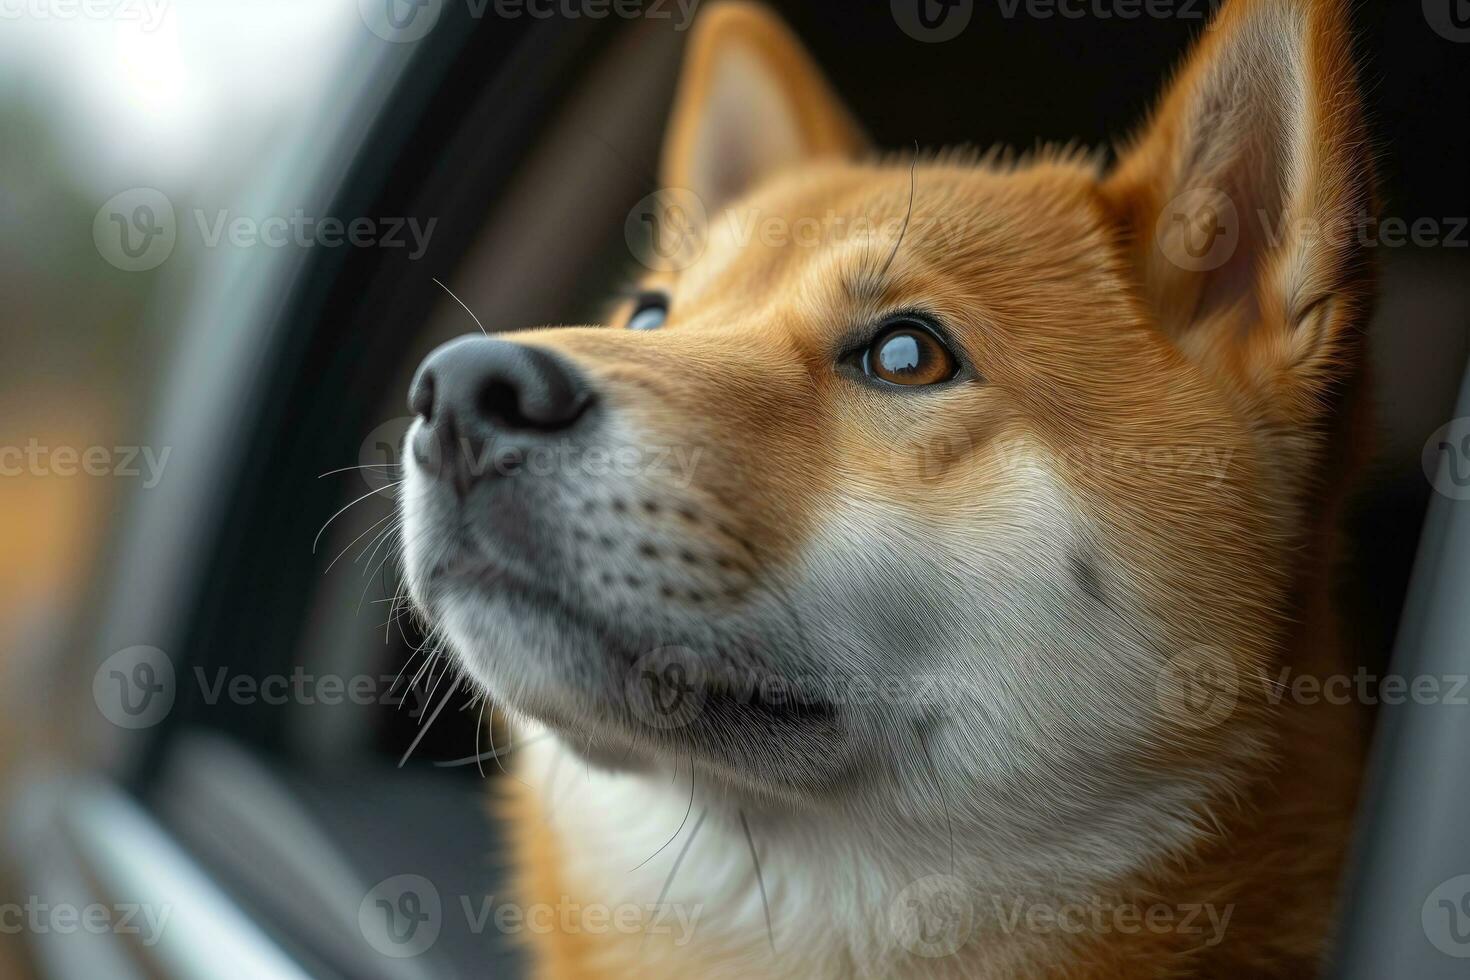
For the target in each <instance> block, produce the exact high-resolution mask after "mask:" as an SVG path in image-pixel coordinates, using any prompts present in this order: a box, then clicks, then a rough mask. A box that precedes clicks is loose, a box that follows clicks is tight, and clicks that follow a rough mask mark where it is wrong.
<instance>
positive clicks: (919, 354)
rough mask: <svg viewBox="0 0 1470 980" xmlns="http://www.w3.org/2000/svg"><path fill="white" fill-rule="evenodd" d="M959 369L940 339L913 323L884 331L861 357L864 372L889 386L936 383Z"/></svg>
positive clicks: (900, 323)
mask: <svg viewBox="0 0 1470 980" xmlns="http://www.w3.org/2000/svg"><path fill="white" fill-rule="evenodd" d="M958 370H959V365H958V364H957V363H956V362H955V358H954V355H953V354H951V353H950V352H949V349H948V348H947V347H945V346H944V344H943V343H942V342H941V341H940V340H939V338H938V337H936V336H934V334H932V333H930V332H929V331H928V330H927V329H925V328H924V327H923V326H921V325H920V324H918V323H915V322H913V321H907V322H903V321H901V322H899V323H897V324H895V325H894V326H892V327H891V328H890V329H888V330H886V331H884V332H883V333H882V334H880V335H879V336H878V339H877V340H875V341H873V343H872V345H871V346H869V347H868V349H867V351H866V352H864V354H863V372H864V373H865V374H867V375H868V377H870V378H877V379H878V380H879V381H886V382H888V383H889V384H895V385H933V384H939V383H940V382H942V381H948V380H949V379H950V378H953V377H954V376H955V372H956V371H958Z"/></svg>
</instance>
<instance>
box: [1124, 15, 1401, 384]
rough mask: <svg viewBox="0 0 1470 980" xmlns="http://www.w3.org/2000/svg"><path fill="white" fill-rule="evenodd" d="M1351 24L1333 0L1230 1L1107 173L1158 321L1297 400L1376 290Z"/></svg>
mask: <svg viewBox="0 0 1470 980" xmlns="http://www.w3.org/2000/svg"><path fill="white" fill-rule="evenodd" d="M1347 26H1348V22H1347V15H1346V11H1345V9H1344V6H1343V4H1342V3H1340V2H1338V0H1229V2H1228V3H1227V4H1226V6H1225V8H1224V10H1223V11H1221V14H1220V16H1219V19H1218V21H1217V22H1216V24H1215V25H1213V27H1212V29H1211V30H1209V31H1207V32H1206V34H1205V35H1204V37H1203V38H1202V40H1201V42H1200V43H1199V45H1198V47H1197V48H1196V50H1195V51H1194V53H1193V54H1192V56H1191V57H1190V58H1189V60H1188V61H1187V63H1186V64H1185V66H1184V68H1183V70H1182V71H1181V72H1180V74H1179V76H1178V77H1177V78H1176V80H1175V81H1174V83H1173V85H1172V86H1171V88H1170V90H1169V92H1168V93H1167V94H1166V95H1165V97H1164V99H1163V100H1162V102H1161V103H1160V105H1159V107H1158V109H1157V110H1156V112H1155V114H1154V117H1153V119H1152V121H1151V122H1150V124H1149V125H1148V126H1147V127H1146V128H1145V130H1144V132H1143V133H1142V134H1141V136H1140V138H1139V139H1138V140H1137V141H1136V142H1135V143H1134V144H1133V146H1132V147H1131V148H1130V149H1129V150H1127V151H1126V152H1125V153H1124V154H1123V155H1122V158H1121V160H1120V162H1119V163H1118V166H1117V168H1116V169H1115V170H1114V172H1113V173H1112V174H1111V175H1110V176H1109V177H1108V178H1107V179H1106V180H1105V182H1104V184H1103V195H1104V199H1105V201H1106V202H1107V204H1108V206H1109V207H1110V208H1111V209H1112V210H1113V212H1114V214H1115V216H1116V218H1117V220H1118V222H1119V223H1120V224H1121V225H1122V226H1123V229H1124V230H1125V232H1126V235H1127V241H1128V242H1129V249H1130V255H1131V259H1132V262H1133V265H1134V268H1135V272H1136V274H1137V277H1138V280H1139V282H1140V284H1141V288H1142V292H1143V295H1144V298H1145V300H1146V301H1147V303H1148V304H1149V305H1150V306H1151V307H1152V309H1153V312H1154V314H1155V315H1156V316H1157V318H1158V321H1159V323H1160V325H1161V327H1162V328H1163V329H1164V330H1165V331H1166V332H1168V333H1169V334H1170V335H1171V336H1173V337H1174V338H1175V339H1176V340H1177V341H1178V343H1179V344H1180V346H1181V347H1182V348H1184V349H1185V350H1186V352H1188V353H1191V354H1192V355H1195V356H1197V357H1200V358H1216V359H1227V360H1228V361H1230V362H1231V363H1232V365H1233V367H1234V368H1235V369H1236V370H1237V371H1239V372H1240V373H1248V374H1250V375H1252V376H1253V377H1254V378H1255V379H1256V380H1257V381H1263V380H1267V379H1270V380H1273V381H1276V380H1283V379H1282V378H1281V375H1280V372H1282V371H1287V372H1292V373H1294V374H1296V375H1297V376H1299V377H1301V378H1302V380H1305V381H1308V382H1310V383H1309V384H1307V385H1305V386H1304V387H1303V386H1298V389H1297V390H1298V391H1299V392H1300V393H1302V394H1304V395H1305V394H1309V393H1310V394H1320V391H1321V387H1322V386H1323V385H1325V384H1328V383H1331V382H1332V381H1333V380H1335V377H1334V375H1335V373H1339V372H1341V370H1342V367H1343V365H1344V363H1345V362H1349V361H1351V359H1352V357H1353V356H1355V355H1356V347H1357V340H1356V335H1357V334H1358V333H1359V332H1360V331H1359V328H1361V326H1362V322H1363V320H1364V319H1365V317H1366V312H1367V304H1368V301H1369V297H1370V292H1371V282H1370V275H1369V269H1368V266H1367V262H1366V256H1365V249H1364V247H1363V244H1362V242H1361V241H1360V238H1361V236H1360V235H1359V234H1358V231H1359V229H1360V228H1361V227H1362V222H1363V221H1364V220H1365V219H1366V218H1367V217H1368V216H1369V215H1370V214H1371V210H1370V209H1371V206H1372V186H1371V183H1372V182H1371V175H1370V163H1369V159H1368V154H1367V150H1366V149H1365V140H1364V132H1363V127H1362V122H1361V119H1360V109H1359V102H1358V94H1357V87H1356V83H1355V78H1354V72H1353V65H1352V60H1351V47H1350V44H1349V40H1348V33H1347ZM1308 400H1311V399H1310V398H1309V399H1308Z"/></svg>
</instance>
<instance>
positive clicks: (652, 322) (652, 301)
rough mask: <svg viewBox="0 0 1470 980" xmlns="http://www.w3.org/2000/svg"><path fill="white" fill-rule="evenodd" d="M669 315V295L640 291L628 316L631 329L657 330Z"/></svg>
mask: <svg viewBox="0 0 1470 980" xmlns="http://www.w3.org/2000/svg"><path fill="white" fill-rule="evenodd" d="M668 317H669V297H668V295H667V294H665V293H657V292H646V293H639V294H638V295H637V297H636V298H635V299H634V301H633V312H632V314H631V315H630V316H629V317H628V329H629V330H657V329H658V328H659V327H661V326H663V325H664V321H665V320H667V319H668Z"/></svg>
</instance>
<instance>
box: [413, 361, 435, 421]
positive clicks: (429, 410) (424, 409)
mask: <svg viewBox="0 0 1470 980" xmlns="http://www.w3.org/2000/svg"><path fill="white" fill-rule="evenodd" d="M408 410H409V411H410V412H412V413H413V414H415V415H417V416H418V417H419V418H421V419H423V420H424V421H425V422H428V421H431V420H432V419H433V418H434V375H433V374H431V373H429V372H427V371H425V372H424V374H423V375H422V376H421V377H420V378H419V380H418V384H416V385H414V386H413V388H412V389H411V390H410V391H409V393H408Z"/></svg>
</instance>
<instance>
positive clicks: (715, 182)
mask: <svg viewBox="0 0 1470 980" xmlns="http://www.w3.org/2000/svg"><path fill="white" fill-rule="evenodd" d="M866 147H867V140H866V138H865V137H864V135H863V133H862V131H861V130H860V129H859V128H858V125H857V123H856V122H854V121H853V117H852V115H851V113H849V112H848V110H847V108H846V107H845V106H844V105H843V104H842V102H841V101H840V100H839V99H838V98H837V96H836V94H835V93H834V92H833V91H832V87H831V86H830V85H829V84H828V82H827V80H826V79H825V78H824V77H823V76H822V74H821V72H820V70H819V69H818V68H817V67H816V65H815V64H814V63H813V62H812V60H811V58H810V57H809V56H808V55H807V53H806V51H805V50H803V48H802V46H801V42H800V41H798V40H797V39H796V37H795V35H793V34H792V33H791V31H790V30H788V29H787V28H786V26H785V25H784V24H782V23H781V21H780V20H779V19H778V18H777V17H776V15H775V14H773V13H771V12H770V11H768V10H767V9H766V8H764V7H762V6H759V5H758V4H753V3H745V2H728V3H721V4H719V5H717V6H714V7H711V8H709V9H708V10H707V11H706V12H705V13H704V14H702V15H701V17H700V19H699V21H698V23H697V24H696V25H695V28H694V34H693V37H692V38H691V39H690V41H689V48H688V51H687V52H686V54H685V61H684V69H683V74H682V76H681V78H680V81H679V88H678V93H677V96H676V98H675V102H674V111H673V116H672V119H671V120H670V123H669V129H668V133H667V135H666V137H665V140H664V149H663V162H662V174H661V179H662V182H663V185H664V186H665V187H669V188H680V189H687V190H689V191H692V192H694V193H695V194H696V195H698V197H699V199H700V201H701V203H702V204H703V206H704V207H705V208H707V209H709V210H710V211H713V210H714V209H716V208H719V207H723V206H724V205H726V204H728V203H729V202H730V201H731V200H733V199H734V198H736V197H738V196H740V195H741V194H744V193H745V192H746V191H748V190H750V189H751V188H752V187H754V186H755V185H756V184H758V183H759V182H761V181H762V180H764V179H766V178H767V177H770V176H771V175H772V174H775V173H777V172H779V171H780V170H782V169H785V168H787V167H790V166H792V165H794V164H797V163H801V162H803V161H807V160H812V159H817V158H821V157H850V156H853V155H855V154H857V153H859V152H861V151H863V150H864V149H865V148H866Z"/></svg>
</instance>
